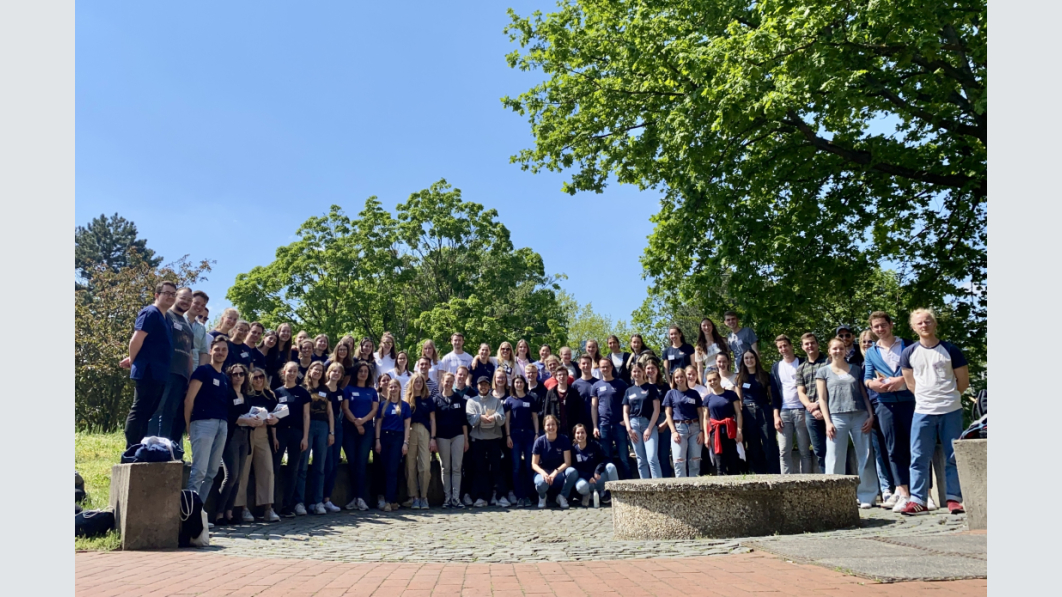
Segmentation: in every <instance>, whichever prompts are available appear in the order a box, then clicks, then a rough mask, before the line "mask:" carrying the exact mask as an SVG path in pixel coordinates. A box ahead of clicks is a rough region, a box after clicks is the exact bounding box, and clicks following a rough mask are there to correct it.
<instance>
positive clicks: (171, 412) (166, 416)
mask: <svg viewBox="0 0 1062 597" xmlns="http://www.w3.org/2000/svg"><path fill="white" fill-rule="evenodd" d="M187 392H188V380H187V379H186V378H184V377H183V376H181V375H177V374H176V373H170V377H169V378H168V379H167V380H166V387H165V389H163V391H162V400H161V401H160V402H159V407H158V408H157V409H155V414H154V415H152V416H151V419H149V420H148V430H147V432H148V433H149V434H151V435H157V436H159V437H167V438H169V439H171V440H173V441H175V442H178V441H180V439H181V435H183V431H184V409H183V408H182V407H183V406H184V395H185V393H187ZM178 417H180V418H181V424H180V425H179V426H178V427H179V428H180V429H181V432H182V433H177V434H174V428H175V425H174V421H176V420H177V418H178Z"/></svg>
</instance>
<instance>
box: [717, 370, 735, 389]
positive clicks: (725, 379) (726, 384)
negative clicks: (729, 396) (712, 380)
mask: <svg viewBox="0 0 1062 597" xmlns="http://www.w3.org/2000/svg"><path fill="white" fill-rule="evenodd" d="M735 380H737V373H731V374H729V375H723V374H720V375H719V385H721V386H723V389H724V390H734V389H737V386H736V385H734V381H735Z"/></svg>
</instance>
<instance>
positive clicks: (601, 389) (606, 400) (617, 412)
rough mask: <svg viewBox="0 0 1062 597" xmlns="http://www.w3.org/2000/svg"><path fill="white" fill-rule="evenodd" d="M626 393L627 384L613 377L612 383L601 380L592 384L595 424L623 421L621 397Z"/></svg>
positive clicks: (610, 423)
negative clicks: (595, 407)
mask: <svg viewBox="0 0 1062 597" xmlns="http://www.w3.org/2000/svg"><path fill="white" fill-rule="evenodd" d="M626 392H627V384H626V383H624V382H623V380H622V379H617V378H615V377H614V378H612V381H605V380H601V381H598V382H597V383H595V384H594V387H593V393H594V396H596V397H597V424H598V425H599V426H600V425H612V424H614V423H620V422H622V421H623V395H624V394H625V393H626ZM591 420H592V419H591Z"/></svg>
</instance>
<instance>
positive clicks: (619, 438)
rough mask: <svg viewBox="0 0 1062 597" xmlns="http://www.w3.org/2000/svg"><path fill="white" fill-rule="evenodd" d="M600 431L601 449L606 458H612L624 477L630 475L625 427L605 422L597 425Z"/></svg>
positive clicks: (627, 477)
mask: <svg viewBox="0 0 1062 597" xmlns="http://www.w3.org/2000/svg"><path fill="white" fill-rule="evenodd" d="M598 430H599V431H600V432H601V451H602V452H604V455H605V459H606V460H610V459H611V460H612V461H613V462H615V463H616V464H617V466H618V467H619V470H620V472H621V474H622V475H623V478H624V479H629V478H630V476H631V467H630V463H629V462H628V459H629V458H630V448H629V447H628V446H627V440H628V439H630V436H628V435H627V429H626V428H625V427H624V426H623V425H621V424H620V423H607V424H602V425H598Z"/></svg>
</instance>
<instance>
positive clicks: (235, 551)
mask: <svg viewBox="0 0 1062 597" xmlns="http://www.w3.org/2000/svg"><path fill="white" fill-rule="evenodd" d="M941 512H942V511H939V510H938V511H937V512H934V513H932V514H926V515H922V516H915V517H904V516H901V515H899V514H893V513H892V512H887V511H885V510H882V509H880V508H876V509H872V510H860V518H861V526H860V527H859V528H855V529H845V530H840V531H831V532H827V533H815V534H814V536H815V537H826V538H831V537H838V538H846V539H855V538H862V537H871V536H873V537H904V536H915V535H918V536H921V535H937V534H941V533H954V532H957V531H961V530H963V528H964V523H963V521H964V517H963V515H959V516H951V515H950V514H947V513H946V512H943V513H941ZM214 530H215V533H213V535H212V537H211V542H212V543H213V544H214V545H213V546H212V547H211V548H210V549H213V550H218V551H220V552H223V553H225V554H226V555H240V556H252V557H266V558H278V557H279V558H304V559H314V560H334V561H342V562H372V561H383V562H476V563H522V562H536V561H541V562H570V561H584V560H615V559H630V558H677V557H694V556H705V555H721V554H729V553H742V552H746V551H748V549H747V548H745V547H743V546H742V543H743V541H745V540H744V539H732V540H718V541H713V540H696V541H616V540H615V539H613V538H612V511H611V509H608V508H601V509H593V508H591V509H584V508H572V509H570V510H555V509H550V510H538V509H511V510H508V511H505V510H501V509H499V508H483V509H478V508H476V509H468V510H456V511H455V510H441V509H435V510H426V511H425V510H419V511H418V510H405V509H403V510H400V511H399V512H397V513H390V514H387V513H383V512H380V511H378V510H369V511H368V512H341V513H337V514H333V515H324V516H302V517H298V518H294V519H285V520H284V521H282V522H280V523H276V524H266V523H255V524H250V525H239V526H235V527H218V528H216V529H214ZM778 539H784V537H778ZM757 540H760V541H762V540H765V538H762V537H761V538H758V539H757ZM766 540H770V538H766Z"/></svg>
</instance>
